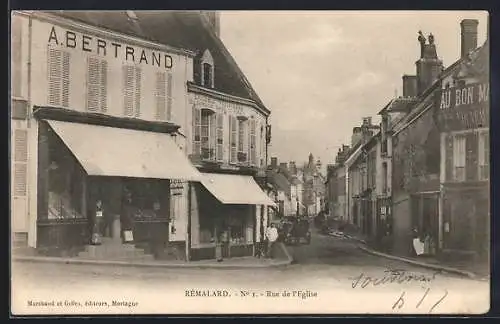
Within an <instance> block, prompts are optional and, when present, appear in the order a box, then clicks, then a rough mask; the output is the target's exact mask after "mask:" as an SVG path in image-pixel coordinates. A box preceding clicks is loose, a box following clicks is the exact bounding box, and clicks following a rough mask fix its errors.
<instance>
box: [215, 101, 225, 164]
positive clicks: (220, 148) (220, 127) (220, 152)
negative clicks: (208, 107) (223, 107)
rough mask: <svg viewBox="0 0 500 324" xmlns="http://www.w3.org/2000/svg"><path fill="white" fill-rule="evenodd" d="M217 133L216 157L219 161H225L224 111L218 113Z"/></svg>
mask: <svg viewBox="0 0 500 324" xmlns="http://www.w3.org/2000/svg"><path fill="white" fill-rule="evenodd" d="M215 118H216V120H217V131H216V132H217V133H216V137H217V138H216V155H217V161H219V162H221V161H223V160H224V114H223V113H222V111H218V112H217V113H216V117H215Z"/></svg>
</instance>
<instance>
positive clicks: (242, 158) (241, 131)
mask: <svg viewBox="0 0 500 324" xmlns="http://www.w3.org/2000/svg"><path fill="white" fill-rule="evenodd" d="M247 127H248V122H247V119H246V118H245V117H239V118H238V162H240V163H245V162H247V160H248V156H247V155H248V153H247V152H248V149H247V147H248V143H247Z"/></svg>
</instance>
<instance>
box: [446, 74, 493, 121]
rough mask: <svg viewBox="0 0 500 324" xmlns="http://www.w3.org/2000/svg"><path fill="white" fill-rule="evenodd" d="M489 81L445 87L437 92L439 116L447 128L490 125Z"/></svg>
mask: <svg viewBox="0 0 500 324" xmlns="http://www.w3.org/2000/svg"><path fill="white" fill-rule="evenodd" d="M489 91H490V87H489V84H488V83H474V84H468V85H465V86H461V87H453V88H448V89H443V90H442V91H441V92H439V93H437V106H438V118H439V121H440V124H441V126H442V127H443V128H444V129H445V130H460V129H471V128H480V127H488V124H489V96H490V94H489Z"/></svg>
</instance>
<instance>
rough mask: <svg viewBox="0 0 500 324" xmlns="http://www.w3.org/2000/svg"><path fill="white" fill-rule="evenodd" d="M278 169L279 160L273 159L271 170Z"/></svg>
mask: <svg viewBox="0 0 500 324" xmlns="http://www.w3.org/2000/svg"><path fill="white" fill-rule="evenodd" d="M277 168H278V158H277V157H272V158H271V169H273V170H274V169H277Z"/></svg>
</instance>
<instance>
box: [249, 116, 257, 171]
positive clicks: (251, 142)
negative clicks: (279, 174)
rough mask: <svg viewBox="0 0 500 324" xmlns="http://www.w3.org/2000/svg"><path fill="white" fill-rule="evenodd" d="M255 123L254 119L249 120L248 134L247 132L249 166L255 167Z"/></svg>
mask: <svg viewBox="0 0 500 324" xmlns="http://www.w3.org/2000/svg"><path fill="white" fill-rule="evenodd" d="M256 127H257V125H256V122H255V119H253V118H251V119H250V132H249V141H248V142H249V146H248V150H249V155H250V164H251V165H257V138H256V131H257V130H256Z"/></svg>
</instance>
